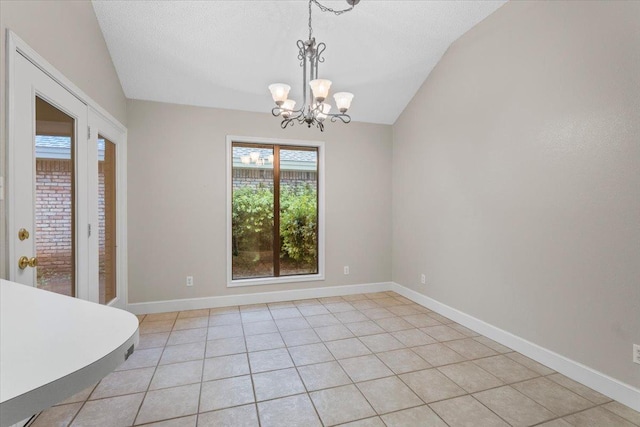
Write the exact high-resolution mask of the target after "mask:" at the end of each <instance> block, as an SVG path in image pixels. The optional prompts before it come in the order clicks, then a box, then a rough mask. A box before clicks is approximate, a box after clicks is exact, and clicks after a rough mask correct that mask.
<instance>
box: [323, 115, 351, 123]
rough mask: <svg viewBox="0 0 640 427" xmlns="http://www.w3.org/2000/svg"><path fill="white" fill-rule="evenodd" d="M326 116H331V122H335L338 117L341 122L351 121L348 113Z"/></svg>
mask: <svg viewBox="0 0 640 427" xmlns="http://www.w3.org/2000/svg"><path fill="white" fill-rule="evenodd" d="M327 116H329V117H331V122H332V123H335V121H336V120H337V119H340V120H341V121H342V123H349V122H351V116H350V115H348V114H327Z"/></svg>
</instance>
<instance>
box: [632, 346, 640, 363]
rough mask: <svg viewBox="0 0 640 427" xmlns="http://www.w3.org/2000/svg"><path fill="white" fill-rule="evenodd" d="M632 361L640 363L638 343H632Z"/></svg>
mask: <svg viewBox="0 0 640 427" xmlns="http://www.w3.org/2000/svg"><path fill="white" fill-rule="evenodd" d="M633 363H638V364H640V345H638V344H634V345H633Z"/></svg>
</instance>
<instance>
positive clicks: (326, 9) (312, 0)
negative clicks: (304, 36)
mask: <svg viewBox="0 0 640 427" xmlns="http://www.w3.org/2000/svg"><path fill="white" fill-rule="evenodd" d="M312 3H315V5H316V6H318V9H320V10H321V11H322V12H331V13H334V14H335V15H342V14H343V13H347V12H350V11H351V10H353V6H351V7H349V8H347V9H342V10H335V9H331V8H330V7H327V6H325V5H323V4H322V3H320V2H319V1H318V0H309V40H311V36H312V35H313V28H312V27H311V4H312Z"/></svg>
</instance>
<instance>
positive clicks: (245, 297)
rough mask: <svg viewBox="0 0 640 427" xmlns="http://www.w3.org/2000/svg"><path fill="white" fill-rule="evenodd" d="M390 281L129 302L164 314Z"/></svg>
mask: <svg viewBox="0 0 640 427" xmlns="http://www.w3.org/2000/svg"><path fill="white" fill-rule="evenodd" d="M392 287H393V284H392V283H391V282H382V283H365V284H361V285H344V286H327V287H324V288H308V289H292V290H288V291H274V292H260V293H253V294H239V295H224V296H218V297H205V298H189V299H178V300H168V301H152V302H141V303H133V304H128V305H127V310H128V311H129V312H131V313H133V314H151V313H164V312H170V311H184V310H196V309H203V308H216V307H228V306H233V305H246V304H262V303H268V302H280V301H293V300H301V299H308V298H323V297H338V296H343V295H353V294H364V293H370V292H384V291H390V290H391V289H392Z"/></svg>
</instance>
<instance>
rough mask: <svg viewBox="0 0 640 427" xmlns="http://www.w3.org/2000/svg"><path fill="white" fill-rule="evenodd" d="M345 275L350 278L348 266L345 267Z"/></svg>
mask: <svg viewBox="0 0 640 427" xmlns="http://www.w3.org/2000/svg"><path fill="white" fill-rule="evenodd" d="M344 275H345V276H348V275H349V266H348V265H345V266H344Z"/></svg>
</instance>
